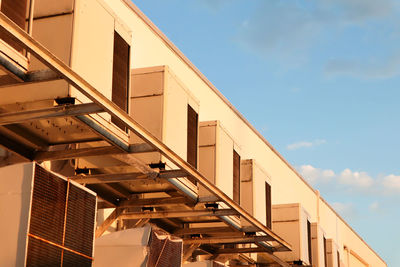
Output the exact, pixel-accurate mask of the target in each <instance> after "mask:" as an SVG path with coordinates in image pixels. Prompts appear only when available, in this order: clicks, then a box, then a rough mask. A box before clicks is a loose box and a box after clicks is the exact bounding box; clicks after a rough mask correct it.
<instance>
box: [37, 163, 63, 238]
mask: <svg viewBox="0 0 400 267" xmlns="http://www.w3.org/2000/svg"><path fill="white" fill-rule="evenodd" d="M66 195H67V181H65V180H63V179H60V178H58V177H56V176H55V175H53V174H51V173H50V172H48V171H46V170H45V169H43V168H42V167H40V166H36V168H35V180H34V184H33V195H32V208H31V221H30V228H29V232H30V233H31V234H33V235H36V236H39V237H41V238H44V239H47V240H49V241H51V242H54V243H57V244H62V239H63V231H64V214H65V200H66Z"/></svg>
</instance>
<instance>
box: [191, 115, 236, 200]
mask: <svg viewBox="0 0 400 267" xmlns="http://www.w3.org/2000/svg"><path fill="white" fill-rule="evenodd" d="M233 157H234V142H233V139H232V137H231V136H230V134H229V133H228V132H227V131H226V130H225V129H224V128H223V127H222V126H221V123H220V122H219V121H207V122H200V130H199V171H200V172H201V173H202V174H203V175H204V176H205V177H206V178H207V179H208V180H209V181H210V182H211V183H213V184H214V185H216V186H217V187H218V188H219V189H221V190H222V191H223V192H224V193H225V194H227V195H228V196H229V197H230V198H232V199H233V180H234V179H233V175H234V173H233V169H234V166H233ZM239 165H240V163H239ZM199 195H200V196H209V195H211V193H210V192H208V191H207V190H205V189H204V188H203V187H200V188H199Z"/></svg>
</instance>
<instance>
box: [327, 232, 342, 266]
mask: <svg viewBox="0 0 400 267" xmlns="http://www.w3.org/2000/svg"><path fill="white" fill-rule="evenodd" d="M325 241H326V243H325V246H326V255H325V257H326V263H327V265H326V266H327V267H340V265H339V264H340V253H339V246H338V245H337V244H336V243H335V241H334V240H333V239H331V238H329V239H326V240H325Z"/></svg>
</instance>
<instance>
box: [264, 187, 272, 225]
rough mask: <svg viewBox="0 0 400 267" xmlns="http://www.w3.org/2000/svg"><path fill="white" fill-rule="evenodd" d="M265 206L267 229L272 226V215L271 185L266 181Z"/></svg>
mask: <svg viewBox="0 0 400 267" xmlns="http://www.w3.org/2000/svg"><path fill="white" fill-rule="evenodd" d="M265 208H266V221H267V227H268V228H269V229H271V228H272V217H271V209H272V202H271V186H270V185H269V184H268V183H265Z"/></svg>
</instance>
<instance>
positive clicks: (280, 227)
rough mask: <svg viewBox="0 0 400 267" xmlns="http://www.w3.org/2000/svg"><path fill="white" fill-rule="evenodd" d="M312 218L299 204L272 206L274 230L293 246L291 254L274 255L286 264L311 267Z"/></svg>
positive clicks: (278, 253) (276, 253)
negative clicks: (293, 263) (292, 263)
mask: <svg viewBox="0 0 400 267" xmlns="http://www.w3.org/2000/svg"><path fill="white" fill-rule="evenodd" d="M309 218H310V216H309V215H308V213H307V212H306V211H305V210H304V208H303V207H302V206H301V204H299V203H295V204H281V205H273V206H272V230H273V231H274V233H276V234H277V235H279V236H280V237H282V238H283V239H284V240H286V241H287V242H288V243H290V244H291V245H292V251H290V252H286V251H285V252H275V253H274V254H275V255H276V256H278V257H279V258H281V259H282V260H284V261H286V262H296V263H301V264H302V265H311V263H310V259H311V257H310V255H311V223H310V221H309Z"/></svg>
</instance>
